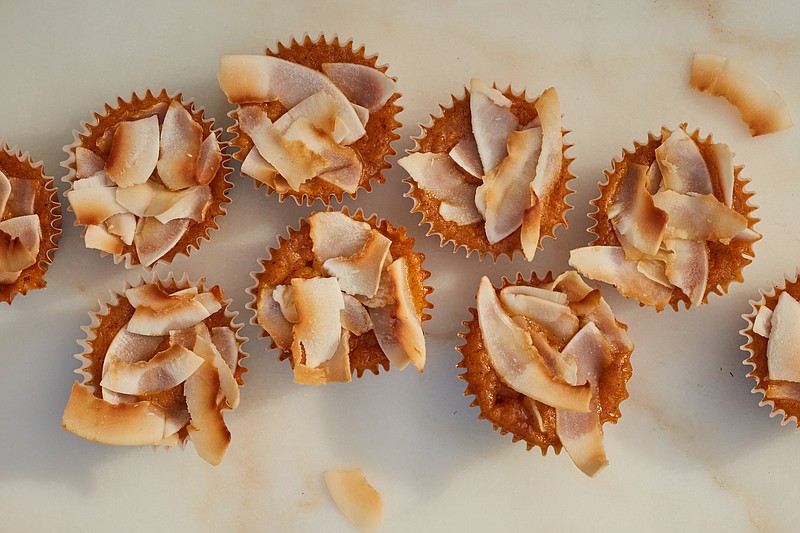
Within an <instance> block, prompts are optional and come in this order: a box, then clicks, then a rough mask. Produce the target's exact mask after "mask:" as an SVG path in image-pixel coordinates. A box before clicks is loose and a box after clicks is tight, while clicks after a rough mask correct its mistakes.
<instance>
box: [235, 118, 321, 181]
mask: <svg viewBox="0 0 800 533" xmlns="http://www.w3.org/2000/svg"><path fill="white" fill-rule="evenodd" d="M238 115H239V127H240V128H241V129H242V131H243V132H245V133H246V134H247V135H248V136H249V137H250V138H251V139H252V140H253V144H255V145H256V148H257V149H258V151H259V153H260V154H261V156H262V157H263V158H264V159H266V160H267V161H268V162H269V163H270V164H271V165H272V166H273V167H275V169H276V170H277V171H278V172H279V173H280V174H281V176H283V178H284V179H285V180H286V182H287V183H288V184H289V186H290V187H291V188H292V189H293V190H299V189H300V186H301V185H302V184H303V183H305V182H306V181H308V180H310V179H311V178H313V177H314V176H317V175H318V174H319V173H320V172H322V171H323V170H325V169H326V168H328V166H329V165H330V161H328V160H327V159H325V158H324V157H322V156H321V155H319V154H317V153H316V152H314V151H312V150H311V149H310V148H309V147H308V146H307V145H306V143H305V142H303V141H302V140H289V139H287V138H286V137H284V136H283V135H282V134H281V133H279V132H278V131H277V130H276V129H275V128H273V127H272V125H271V124H270V121H269V118H268V117H267V116H266V112H265V111H264V110H263V109H261V108H260V107H253V106H249V107H244V108H242V109H240V110H239V114H238Z"/></svg>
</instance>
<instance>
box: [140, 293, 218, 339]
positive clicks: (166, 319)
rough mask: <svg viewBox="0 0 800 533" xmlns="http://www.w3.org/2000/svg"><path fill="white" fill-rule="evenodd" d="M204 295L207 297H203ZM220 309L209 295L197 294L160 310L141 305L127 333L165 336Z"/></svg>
mask: <svg viewBox="0 0 800 533" xmlns="http://www.w3.org/2000/svg"><path fill="white" fill-rule="evenodd" d="M205 294H208V297H204V295H205ZM221 308H222V304H220V303H219V301H217V299H216V298H215V297H214V295H213V294H211V293H203V294H199V295H197V296H195V297H193V298H191V299H189V300H182V301H181V302H180V303H178V304H176V305H172V306H170V307H167V308H164V309H161V310H155V309H153V308H152V307H149V306H146V305H141V306H139V307H137V308H136V311H134V312H133V316H132V317H131V319H130V322H128V331H130V332H131V333H138V334H140V335H167V334H168V333H169V332H170V331H172V330H176V329H184V328H188V327H190V326H193V325H194V324H196V323H198V322H200V321H202V320H205V319H206V318H208V317H209V316H211V315H213V314H214V313H216V312H217V311H219V310H220V309H221Z"/></svg>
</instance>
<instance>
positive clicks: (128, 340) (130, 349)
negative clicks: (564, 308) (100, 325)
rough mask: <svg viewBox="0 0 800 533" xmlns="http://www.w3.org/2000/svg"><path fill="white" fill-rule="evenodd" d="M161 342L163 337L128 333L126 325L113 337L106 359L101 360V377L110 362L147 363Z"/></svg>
mask: <svg viewBox="0 0 800 533" xmlns="http://www.w3.org/2000/svg"><path fill="white" fill-rule="evenodd" d="M163 341H164V337H163V336H149V335H139V334H138V333H131V332H130V331H128V327H127V325H125V326H123V327H122V328H121V329H120V330H119V331H118V332H117V334H116V335H114V338H113V339H112V340H111V344H109V346H108V349H107V350H106V357H105V359H103V370H102V373H103V375H105V373H106V370H107V368H108V365H109V364H110V363H111V362H112V361H120V362H122V363H129V364H130V363H138V362H140V361H147V360H148V359H150V358H151V357H153V355H154V354H155V353H156V350H157V349H158V347H159V345H160V344H161V343H162V342H163Z"/></svg>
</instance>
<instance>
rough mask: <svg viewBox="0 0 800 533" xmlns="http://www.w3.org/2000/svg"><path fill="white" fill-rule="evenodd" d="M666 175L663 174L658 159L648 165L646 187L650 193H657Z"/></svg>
mask: <svg viewBox="0 0 800 533" xmlns="http://www.w3.org/2000/svg"><path fill="white" fill-rule="evenodd" d="M663 181H664V177H663V176H662V175H661V168H660V167H659V166H658V161H653V162H652V163H650V166H649V167H647V178H646V179H645V185H644V188H645V189H647V192H649V193H650V194H655V193H657V192H658V190H659V189H660V188H661V184H662V183H663Z"/></svg>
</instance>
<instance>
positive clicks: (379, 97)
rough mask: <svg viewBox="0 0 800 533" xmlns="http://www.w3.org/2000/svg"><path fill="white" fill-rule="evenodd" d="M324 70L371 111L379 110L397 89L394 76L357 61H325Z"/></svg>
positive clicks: (348, 94) (351, 99)
mask: <svg viewBox="0 0 800 533" xmlns="http://www.w3.org/2000/svg"><path fill="white" fill-rule="evenodd" d="M322 72H324V73H325V75H326V76H328V78H330V80H331V81H332V82H333V84H334V85H336V86H337V87H338V88H339V89H340V90H341V91H342V92H343V93H344V95H345V96H346V97H347V99H348V100H350V101H351V102H353V103H354V104H356V105H359V106H361V107H365V108H367V109H368V110H369V111H370V112H371V113H374V112H375V111H377V110H379V109H380V108H382V107H383V105H384V104H385V103H386V102H387V101H388V100H389V98H391V97H392V95H393V94H394V93H395V91H396V87H395V82H394V80H393V79H392V78H390V77H389V76H387V75H386V74H384V73H383V72H381V71H380V70H378V69H376V68H372V67H368V66H366V65H357V64H355V63H323V64H322Z"/></svg>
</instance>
